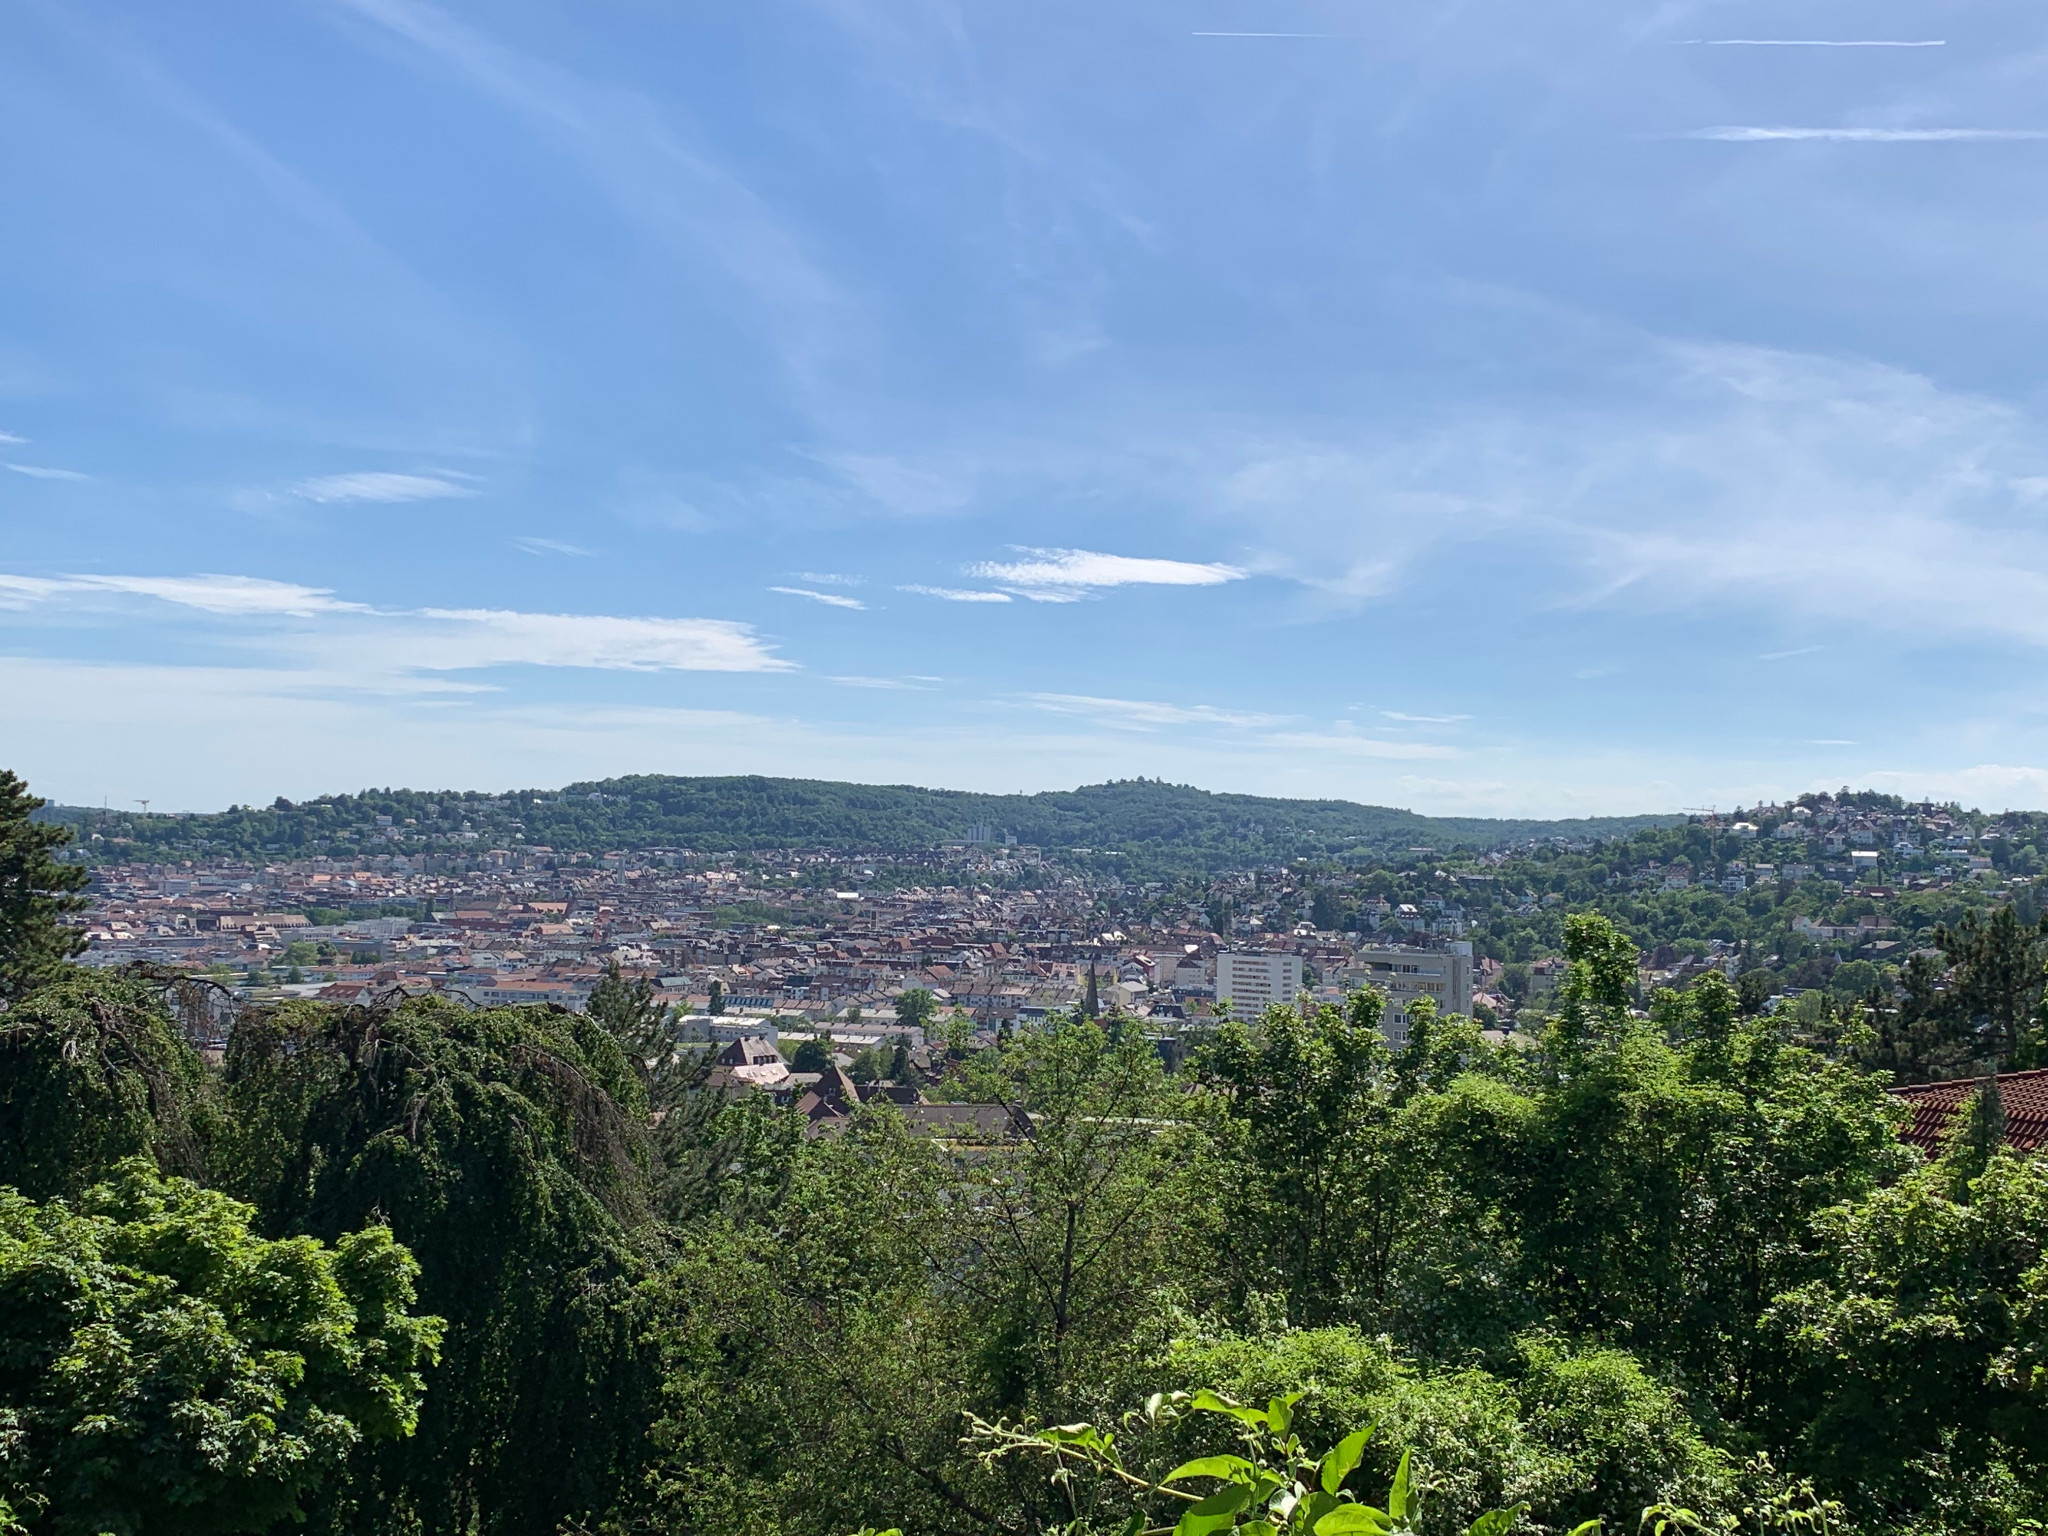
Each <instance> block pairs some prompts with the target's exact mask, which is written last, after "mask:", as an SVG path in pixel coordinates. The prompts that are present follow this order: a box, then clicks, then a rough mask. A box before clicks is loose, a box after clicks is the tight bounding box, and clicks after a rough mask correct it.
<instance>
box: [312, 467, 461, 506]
mask: <svg viewBox="0 0 2048 1536" xmlns="http://www.w3.org/2000/svg"><path fill="white" fill-rule="evenodd" d="M292 494H293V495H294V496H297V497H300V498H301V499H303V500H306V501H317V502H320V503H322V504H328V503H341V502H352V501H387V502H406V501H438V500H442V499H444V498H446V497H451V496H474V495H475V494H476V489H475V487H473V486H468V485H464V484H463V483H462V482H461V481H459V480H451V479H449V478H447V477H446V476H445V475H400V474H392V473H389V472H387V471H383V470H367V471H363V472H360V473H356V474H348V475H319V476H316V477H315V478H313V479H311V480H301V481H300V482H299V483H298V484H297V485H295V486H293V487H292Z"/></svg>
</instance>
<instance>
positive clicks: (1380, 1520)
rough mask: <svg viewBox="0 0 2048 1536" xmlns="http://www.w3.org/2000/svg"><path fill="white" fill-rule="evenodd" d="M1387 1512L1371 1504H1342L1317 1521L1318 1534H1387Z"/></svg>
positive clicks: (1327, 1535)
mask: <svg viewBox="0 0 2048 1536" xmlns="http://www.w3.org/2000/svg"><path fill="white" fill-rule="evenodd" d="M1392 1529H1393V1527H1392V1525H1390V1524H1389V1523H1388V1520H1387V1512H1386V1511H1385V1510H1383V1509H1374V1508H1373V1507H1372V1506H1371V1505H1369V1504H1340V1505H1338V1506H1337V1508H1335V1509H1333V1510H1331V1511H1330V1512H1329V1513H1328V1514H1327V1515H1325V1516H1323V1518H1322V1519H1320V1520H1318V1521H1317V1522H1316V1523H1315V1526H1314V1530H1315V1533H1316V1536H1387V1533H1388V1532H1389V1531H1391V1530H1392Z"/></svg>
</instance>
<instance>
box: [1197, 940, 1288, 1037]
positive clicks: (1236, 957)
mask: <svg viewBox="0 0 2048 1536" xmlns="http://www.w3.org/2000/svg"><path fill="white" fill-rule="evenodd" d="M1300 995H1301V956H1299V955H1285V954H1278V953H1272V952H1269V951H1266V950H1255V951H1253V952H1251V953H1248V954H1247V953H1233V952H1230V951H1226V952H1224V953H1223V954H1220V955H1218V956H1217V957H1216V1000H1217V1001H1218V1002H1219V1003H1221V1002H1228V1003H1229V1004H1230V1016H1231V1017H1232V1018H1233V1019H1245V1020H1250V1019H1256V1018H1257V1017H1258V1016H1259V1015H1260V1014H1262V1013H1264V1012H1265V1011H1266V1010H1267V1009H1268V1008H1271V1007H1272V1006H1274V1005H1275V1004H1276V1003H1277V1004H1279V1005H1281V1006H1283V1007H1289V1008H1291V1007H1293V1006H1294V1001H1295V999H1296V998H1297V997H1299V996H1300Z"/></svg>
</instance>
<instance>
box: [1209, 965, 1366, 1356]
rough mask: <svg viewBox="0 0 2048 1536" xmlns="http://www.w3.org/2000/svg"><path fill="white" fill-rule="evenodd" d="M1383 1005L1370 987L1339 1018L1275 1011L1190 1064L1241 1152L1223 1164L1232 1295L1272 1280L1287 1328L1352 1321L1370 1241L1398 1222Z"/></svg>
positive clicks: (1222, 1036) (1221, 1036)
mask: <svg viewBox="0 0 2048 1536" xmlns="http://www.w3.org/2000/svg"><path fill="white" fill-rule="evenodd" d="M1385 1007H1386V999H1385V998H1384V997H1383V996H1382V995H1381V994H1380V993H1378V992H1376V991H1372V990H1370V989H1368V990H1365V991H1362V992H1359V993H1357V994H1355V995H1354V996H1353V997H1352V999H1351V1002H1350V1005H1349V1007H1348V1008H1346V1009H1345V1010H1343V1011H1341V1012H1340V1011H1339V1010H1337V1009H1335V1008H1330V1007H1323V1008H1318V1009H1316V1010H1314V1011H1313V1012H1312V1013H1309V1014H1306V1015H1304V1014H1303V1013H1302V1012H1300V1011H1299V1010H1296V1009H1293V1008H1274V1009H1271V1010H1269V1011H1268V1012H1267V1014H1266V1015H1265V1017H1264V1018H1262V1019H1260V1020H1259V1021H1258V1025H1257V1027H1256V1028H1252V1027H1248V1026H1246V1025H1244V1024H1241V1023H1235V1022H1232V1023H1226V1024H1224V1025H1222V1026H1221V1027H1220V1028H1219V1029H1218V1030H1217V1032H1216V1038H1215V1039H1214V1040H1213V1041H1211V1042H1210V1043H1208V1044H1207V1045H1205V1046H1204V1047H1203V1048H1202V1050H1201V1051H1200V1052H1198V1054H1197V1057H1196V1061H1195V1074H1196V1076H1197V1078H1198V1079H1199V1080H1200V1081H1201V1082H1203V1083H1204V1084H1205V1085H1207V1087H1208V1088H1209V1089H1210V1091H1211V1092H1213V1093H1215V1094H1216V1095H1218V1096H1219V1098H1220V1100H1221V1102H1222V1106H1223V1110H1224V1113H1225V1115H1226V1117H1227V1123H1228V1124H1229V1125H1230V1126H1231V1127H1232V1128H1233V1129H1234V1130H1235V1131H1236V1133H1237V1138H1238V1140H1239V1142H1240V1144H1241V1148H1242V1157H1241V1158H1238V1159H1232V1160H1231V1161H1230V1163H1229V1166H1231V1167H1234V1168H1235V1169H1236V1170H1237V1182H1238V1188H1237V1189H1236V1190H1235V1191H1234V1192H1233V1194H1232V1197H1231V1204H1232V1206H1233V1208H1234V1209H1235V1210H1236V1212H1237V1213H1238V1215H1237V1220H1236V1221H1235V1222H1234V1223H1233V1227H1234V1231H1233V1237H1232V1249H1233V1251H1234V1252H1235V1253H1236V1254H1238V1255H1239V1256H1241V1257H1242V1258H1244V1259H1248V1260H1249V1261H1250V1268H1249V1271H1248V1272H1241V1274H1240V1277H1239V1279H1238V1281H1237V1285H1238V1288H1239V1292H1240V1300H1242V1297H1243V1295H1244V1294H1245V1293H1248V1292H1249V1291H1252V1290H1255V1289H1258V1288H1260V1287H1261V1286H1262V1285H1263V1284H1264V1283H1265V1277H1266V1276H1267V1275H1271V1276H1272V1278H1273V1279H1274V1280H1276V1281H1277V1282H1278V1283H1279V1285H1280V1287H1281V1289H1282V1291H1283V1293H1284V1295H1285V1296H1286V1298H1287V1314H1288V1317H1289V1319H1290V1320H1291V1321H1293V1322H1295V1323H1310V1324H1313V1323H1321V1322H1329V1321H1334V1320H1338V1319H1342V1318H1344V1317H1346V1316H1348V1315H1349V1308H1350V1306H1351V1304H1352V1300H1353V1295H1354V1292H1355V1291H1356V1289H1357V1288H1358V1286H1359V1285H1360V1284H1361V1276H1362V1275H1363V1273H1364V1272H1365V1271H1366V1270H1368V1269H1371V1268H1373V1267H1374V1260H1375V1259H1376V1258H1380V1257H1383V1255H1384V1251H1385V1246H1386V1245H1385V1241H1384V1239H1383V1238H1382V1237H1379V1236H1376V1234H1377V1233H1379V1232H1380V1231H1382V1230H1383V1228H1384V1224H1385V1223H1387V1222H1391V1221H1393V1220H1396V1219H1398V1218H1397V1214H1396V1213H1397V1211H1398V1209H1399V1205H1398V1201H1397V1199H1396V1195H1397V1190H1396V1189H1395V1187H1394V1181H1393V1180H1392V1179H1391V1178H1390V1177H1389V1175H1390V1173H1391V1169H1390V1166H1389V1164H1388V1161H1387V1159H1386V1157H1385V1155H1384V1154H1385V1153H1386V1151H1387V1149H1388V1147H1389V1145H1390V1142H1389V1139H1388V1137H1387V1134H1386V1133H1387V1129H1388V1126H1389V1123H1390V1121H1391V1118H1392V1114H1393V1096H1392V1082H1391V1066H1392V1062H1391V1058H1390V1057H1389V1055H1388V1052H1387V1047H1386V1042H1385V1040H1384V1039H1383V1038H1382V1036H1381V1034H1380V1028H1379V1026H1380V1018H1381V1015H1382V1013H1383V1012H1384V1010H1385Z"/></svg>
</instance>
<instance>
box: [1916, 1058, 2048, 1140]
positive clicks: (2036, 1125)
mask: <svg viewBox="0 0 2048 1536" xmlns="http://www.w3.org/2000/svg"><path fill="white" fill-rule="evenodd" d="M1984 1082H1985V1079H1983V1078H1981V1077H1960V1078H1956V1079H1954V1080H1953V1081H1950V1082H1946V1083H1915V1084H1913V1085H1912V1086H1911V1087H1907V1088H1894V1089H1893V1090H1892V1094H1893V1096H1894V1097H1895V1098H1898V1099H1901V1100H1903V1101H1904V1102H1905V1105H1906V1107H1907V1108H1908V1109H1910V1110H1912V1111H1913V1119H1912V1122H1911V1123H1910V1124H1908V1125H1907V1126H1906V1127H1905V1128H1904V1129H1903V1130H1901V1131H1900V1132H1899V1135H1900V1137H1901V1138H1902V1139H1904V1140H1906V1141H1909V1142H1911V1143H1912V1144H1913V1145H1914V1146H1916V1147H1918V1148H1919V1149H1920V1150H1921V1151H1923V1152H1925V1153H1927V1154H1928V1155H1929V1156H1930V1157H1931V1156H1933V1155H1934V1154H1935V1153H1937V1152H1939V1151H1940V1150H1941V1141H1942V1137H1943V1136H1944V1135H1946V1134H1947V1132H1948V1129H1949V1124H1950V1122H1951V1121H1952V1120H1953V1119H1954V1117H1955V1115H1956V1113H1957V1112H1958V1111H1959V1110H1960V1109H1961V1108H1962V1107H1963V1104H1964V1103H1965V1101H1967V1100H1968V1099H1969V1098H1970V1096H1971V1095H1972V1094H1974V1093H1976V1092H1977V1091H1978V1090H1979V1089H1981V1088H1982V1087H1983V1086H1984ZM1998 1095H1999V1097H2000V1098H2001V1099H2002V1100H2003V1101H2004V1103H2005V1141H2006V1145H2007V1146H2009V1147H2012V1148H2014V1149H2015V1150H2016V1151H2020V1152H2039V1151H2042V1150H2043V1149H2048V1067H2042V1068H2037V1069H2036V1070H2034V1071H2031V1072H2001V1073H1999V1074H1998Z"/></svg>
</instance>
